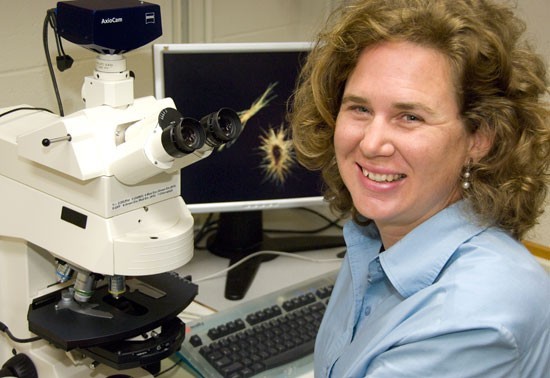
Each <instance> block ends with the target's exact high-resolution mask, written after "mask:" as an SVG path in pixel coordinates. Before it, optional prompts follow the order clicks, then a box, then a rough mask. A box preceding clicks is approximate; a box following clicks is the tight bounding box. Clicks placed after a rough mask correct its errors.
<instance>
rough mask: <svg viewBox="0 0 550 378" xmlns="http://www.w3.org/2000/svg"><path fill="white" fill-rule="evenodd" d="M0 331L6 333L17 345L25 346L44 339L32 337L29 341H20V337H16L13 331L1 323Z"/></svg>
mask: <svg viewBox="0 0 550 378" xmlns="http://www.w3.org/2000/svg"><path fill="white" fill-rule="evenodd" d="M0 331H2V332H4V333H5V334H6V335H8V337H9V338H10V339H11V340H12V341H15V342H16V343H20V344H25V343H32V342H34V341H38V340H42V338H41V337H40V336H35V337H30V338H28V339H20V338H18V337H15V336H14V335H13V334H12V333H11V331H10V330H9V328H8V326H7V325H5V324H4V323H2V322H0Z"/></svg>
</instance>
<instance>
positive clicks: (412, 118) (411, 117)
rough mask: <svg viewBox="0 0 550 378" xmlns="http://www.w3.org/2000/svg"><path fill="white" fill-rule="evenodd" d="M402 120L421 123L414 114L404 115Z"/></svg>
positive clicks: (420, 119)
mask: <svg viewBox="0 0 550 378" xmlns="http://www.w3.org/2000/svg"><path fill="white" fill-rule="evenodd" d="M403 119H404V120H405V121H407V122H421V121H422V118H420V117H418V116H415V115H414V114H405V115H403Z"/></svg>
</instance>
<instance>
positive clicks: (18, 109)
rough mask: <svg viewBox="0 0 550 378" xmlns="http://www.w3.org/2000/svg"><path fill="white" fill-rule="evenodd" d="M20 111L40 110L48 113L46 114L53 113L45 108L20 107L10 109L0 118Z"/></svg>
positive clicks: (0, 115) (0, 116)
mask: <svg viewBox="0 0 550 378" xmlns="http://www.w3.org/2000/svg"><path fill="white" fill-rule="evenodd" d="M21 110H40V111H44V112H48V113H53V112H52V111H51V110H50V109H46V108H36V107H26V106H22V107H20V108H15V109H11V110H8V111H7V112H4V113H2V114H0V118H2V117H4V116H7V115H8V114H11V113H14V112H18V111H21Z"/></svg>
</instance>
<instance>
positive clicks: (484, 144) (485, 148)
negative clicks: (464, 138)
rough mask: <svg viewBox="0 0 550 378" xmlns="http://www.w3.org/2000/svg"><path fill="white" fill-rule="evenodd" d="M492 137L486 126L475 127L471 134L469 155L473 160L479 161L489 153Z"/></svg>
mask: <svg viewBox="0 0 550 378" xmlns="http://www.w3.org/2000/svg"><path fill="white" fill-rule="evenodd" d="M494 139H495V137H494V134H493V133H491V132H490V131H489V130H487V129H486V128H480V129H477V130H476V131H475V132H474V133H473V134H472V135H471V140H470V154H469V156H470V157H471V158H472V159H473V160H474V162H478V161H480V160H481V159H483V158H484V157H485V156H486V155H487V154H488V153H489V151H490V150H491V147H492V146H493V142H494Z"/></svg>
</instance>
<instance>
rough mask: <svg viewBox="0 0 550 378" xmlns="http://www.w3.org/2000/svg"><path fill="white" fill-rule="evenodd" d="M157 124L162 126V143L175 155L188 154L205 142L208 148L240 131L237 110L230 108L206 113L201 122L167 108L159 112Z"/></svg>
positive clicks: (218, 144) (216, 145) (236, 135)
mask: <svg viewBox="0 0 550 378" xmlns="http://www.w3.org/2000/svg"><path fill="white" fill-rule="evenodd" d="M159 126H160V127H161V128H162V136H161V142H162V146H163V148H164V150H165V151H166V153H168V154H169V155H170V156H172V157H174V158H179V157H182V156H185V155H187V154H190V153H192V152H193V151H195V150H198V149H201V148H202V147H203V146H204V145H207V146H208V147H210V148H215V147H218V146H221V145H223V144H225V143H228V142H231V141H233V140H235V139H237V137H238V136H239V135H240V133H241V131H242V123H241V120H240V118H239V116H238V114H237V113H236V112H235V111H233V110H231V109H229V108H221V109H220V110H218V111H217V112H214V113H211V114H208V115H207V116H205V117H203V118H202V119H201V120H200V122H199V121H197V120H196V119H194V118H189V117H183V116H182V115H181V113H180V112H179V111H177V110H176V109H174V108H166V109H163V110H162V111H161V112H160V114H159Z"/></svg>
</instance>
